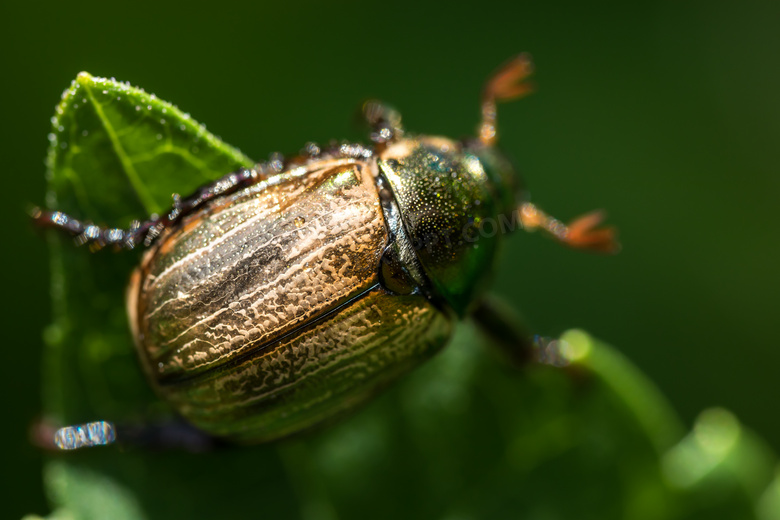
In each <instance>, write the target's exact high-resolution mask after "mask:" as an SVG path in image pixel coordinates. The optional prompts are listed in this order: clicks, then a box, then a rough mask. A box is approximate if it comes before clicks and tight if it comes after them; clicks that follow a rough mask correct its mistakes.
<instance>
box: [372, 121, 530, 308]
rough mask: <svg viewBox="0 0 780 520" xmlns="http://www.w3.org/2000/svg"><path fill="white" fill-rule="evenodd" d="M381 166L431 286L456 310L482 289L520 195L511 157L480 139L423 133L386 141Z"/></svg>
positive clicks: (466, 305) (511, 224)
mask: <svg viewBox="0 0 780 520" xmlns="http://www.w3.org/2000/svg"><path fill="white" fill-rule="evenodd" d="M378 165H379V172H380V174H381V175H382V176H383V177H384V178H385V179H386V180H387V182H388V184H389V185H390V187H391V189H392V192H393V195H394V197H395V201H396V203H397V204H398V207H399V209H400V214H401V219H402V221H403V225H404V228H405V230H406V233H407V235H408V237H409V239H410V240H411V242H412V246H413V248H414V250H415V252H416V254H417V258H418V259H419V261H420V264H421V265H422V268H423V270H424V271H425V274H426V276H427V278H428V279H429V280H430V282H431V285H432V286H433V290H434V292H435V293H436V295H438V296H439V297H441V298H442V299H443V300H444V301H445V302H446V303H447V305H448V306H449V307H451V308H452V309H453V310H454V311H455V312H456V313H457V314H459V315H463V314H466V313H467V312H468V310H469V308H470V305H471V303H472V302H474V301H475V300H476V299H477V297H478V296H479V295H480V294H481V293H482V292H483V290H484V288H485V285H486V282H488V275H489V273H491V272H492V269H491V267H492V263H493V260H494V257H495V255H496V250H497V247H498V244H499V241H500V235H501V234H503V233H506V232H508V231H510V230H512V229H514V228H515V227H516V219H515V216H514V215H515V209H516V208H517V207H518V199H519V198H520V197H522V190H521V189H520V188H519V185H520V183H519V181H518V179H517V176H516V175H515V173H514V171H513V169H512V167H511V165H510V163H509V161H507V160H506V159H505V158H504V157H502V156H501V155H500V153H498V152H497V151H496V150H495V149H493V148H492V147H486V146H484V145H483V144H482V143H480V142H479V141H475V142H474V143H468V144H462V143H459V142H456V141H452V140H450V139H446V138H442V137H429V136H420V137H413V138H405V139H400V140H397V141H395V142H391V143H388V146H387V147H386V148H385V149H384V150H383V151H382V153H381V154H380V155H379V160H378Z"/></svg>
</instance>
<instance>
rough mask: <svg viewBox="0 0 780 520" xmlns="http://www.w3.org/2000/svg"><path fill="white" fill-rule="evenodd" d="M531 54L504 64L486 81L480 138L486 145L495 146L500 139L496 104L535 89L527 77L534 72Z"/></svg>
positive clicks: (519, 96) (524, 54)
mask: <svg viewBox="0 0 780 520" xmlns="http://www.w3.org/2000/svg"><path fill="white" fill-rule="evenodd" d="M533 70H534V65H533V62H532V61H531V55H530V54H527V53H523V54H520V55H518V56H516V57H514V58H513V59H512V60H510V61H508V62H507V63H506V64H504V65H503V66H502V67H501V68H500V69H498V70H497V71H496V72H495V73H493V75H492V76H491V77H490V79H488V81H487V83H485V88H484V90H483V91H482V121H481V123H480V125H479V132H478V135H479V140H480V141H482V144H484V145H485V146H493V145H494V144H495V143H496V141H497V140H498V130H497V129H496V112H497V110H496V104H497V103H498V102H503V101H512V100H514V99H518V98H521V97H523V96H525V95H527V94H530V93H531V92H532V91H533V85H531V84H530V83H528V82H526V81H525V79H526V78H527V77H528V76H530V75H531V74H532V73H533Z"/></svg>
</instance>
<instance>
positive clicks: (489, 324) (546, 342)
mask: <svg viewBox="0 0 780 520" xmlns="http://www.w3.org/2000/svg"><path fill="white" fill-rule="evenodd" d="M471 316H472V318H473V319H474V322H475V323H476V324H477V326H478V327H479V329H480V330H481V331H482V332H483V333H484V334H485V335H486V336H487V337H488V338H490V339H491V344H492V345H494V346H495V347H496V348H497V349H498V350H499V353H500V354H501V355H502V357H503V358H505V360H506V361H507V362H509V364H511V365H512V366H515V367H517V368H523V367H526V366H528V365H529V364H531V363H541V364H544V365H552V366H556V367H563V366H566V365H568V364H569V361H568V360H567V358H566V356H565V355H564V352H563V351H562V349H561V344H560V342H559V341H558V340H555V339H552V338H546V337H543V336H538V335H537V336H532V335H531V334H529V333H528V331H527V330H526V328H525V327H524V326H523V325H522V323H523V320H522V318H521V317H520V316H518V315H517V312H516V311H515V310H514V309H513V308H512V307H511V306H510V305H509V304H507V303H505V302H503V301H501V300H500V299H498V298H496V297H495V296H491V297H487V298H485V299H483V300H482V301H481V302H480V303H479V305H478V306H477V308H476V309H475V310H474V312H473V313H472V314H471Z"/></svg>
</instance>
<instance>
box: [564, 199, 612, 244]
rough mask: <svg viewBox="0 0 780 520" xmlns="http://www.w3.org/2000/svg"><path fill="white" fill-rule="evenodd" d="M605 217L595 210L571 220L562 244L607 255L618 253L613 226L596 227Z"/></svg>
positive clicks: (600, 211)
mask: <svg viewBox="0 0 780 520" xmlns="http://www.w3.org/2000/svg"><path fill="white" fill-rule="evenodd" d="M605 217H606V213H604V211H602V210H596V211H591V212H590V213H586V214H585V215H582V216H580V217H577V218H576V219H574V220H572V221H571V223H569V225H568V226H567V228H568V233H567V234H566V238H565V239H564V242H565V243H566V245H568V246H571V247H574V248H576V249H587V250H589V251H595V252H598V253H608V254H615V253H617V252H618V251H620V243H619V242H618V241H617V229H616V228H615V227H614V226H608V227H603V228H599V227H598V226H599V224H601V223H602V222H603V221H604V218H605Z"/></svg>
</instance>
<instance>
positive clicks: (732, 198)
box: [0, 1, 780, 518]
mask: <svg viewBox="0 0 780 520" xmlns="http://www.w3.org/2000/svg"><path fill="white" fill-rule="evenodd" d="M0 12H1V13H2V15H1V16H0V19H1V21H0V23H2V30H1V31H0V44H1V45H2V49H3V51H2V55H1V56H2V57H1V58H0V59H1V60H2V62H1V63H0V66H1V67H2V70H3V71H4V77H5V80H3V81H2V82H1V83H0V89H2V91H1V93H2V98H1V99H2V100H3V101H4V110H3V113H4V118H3V120H4V124H3V125H2V129H1V131H2V133H3V135H2V140H1V141H0V142H2V147H3V158H4V160H5V161H6V166H5V167H4V171H5V173H4V182H3V186H4V187H5V197H6V202H5V203H4V204H3V205H2V222H3V223H4V225H5V228H6V230H7V232H6V237H5V243H6V246H5V248H4V253H5V254H4V255H3V256H2V260H1V261H2V263H3V270H2V272H3V279H4V283H3V285H4V288H5V291H4V293H5V298H6V303H5V305H4V308H5V311H4V313H3V322H4V323H3V331H4V335H5V340H4V345H5V351H6V358H5V362H4V363H3V377H2V378H1V379H0V381H2V385H3V395H4V396H5V408H6V412H5V420H4V427H3V429H2V435H3V441H4V442H3V446H4V447H5V449H4V454H3V460H4V461H5V462H4V471H5V473H6V478H7V479H8V480H7V481H10V482H11V484H10V488H9V487H8V485H6V490H10V491H11V494H10V495H11V496H9V497H8V498H6V500H5V501H4V508H3V509H4V511H3V513H4V516H7V517H8V518H17V517H19V516H20V515H22V514H23V513H27V512H37V513H45V512H47V511H48V507H47V506H46V504H45V502H44V496H43V491H42V486H41V478H40V456H39V454H38V453H37V452H36V451H35V450H34V449H33V448H32V447H30V446H29V445H28V443H27V428H28V425H29V424H30V423H31V422H32V421H33V420H34V419H35V417H36V415H37V412H38V410H39V409H40V404H39V402H40V390H39V389H40V376H39V374H40V365H41V350H42V346H41V345H42V341H41V339H40V338H41V332H42V330H43V328H44V327H45V325H46V324H47V322H48V321H49V298H48V271H47V259H46V247H45V244H44V241H43V240H42V239H41V237H40V236H38V235H37V234H36V233H35V232H34V231H33V230H32V228H31V226H30V225H29V223H28V221H27V217H26V213H25V211H26V210H27V209H28V207H29V205H31V204H39V203H42V202H43V198H44V171H45V168H44V165H43V159H44V155H45V152H46V147H47V144H48V142H47V138H46V136H47V134H48V133H49V129H50V122H49V119H50V117H51V115H52V114H53V111H54V106H55V104H56V103H57V101H58V99H59V95H60V93H61V92H62V90H63V89H65V88H66V87H67V86H68V84H69V83H70V81H71V79H73V78H74V77H75V76H76V74H77V73H78V72H79V71H81V70H86V71H89V72H90V73H92V74H96V75H103V76H115V77H116V78H117V79H120V80H128V81H130V82H131V83H132V84H134V85H138V86H142V87H144V88H145V89H146V90H148V91H151V92H154V93H156V94H157V95H158V96H160V97H161V98H163V99H167V100H170V101H172V102H174V103H175V104H177V105H178V106H179V107H181V108H182V109H183V110H185V111H188V112H190V113H192V115H193V117H195V118H196V119H198V120H199V121H202V122H204V123H205V124H207V125H208V128H209V130H211V131H212V132H214V133H216V134H217V135H220V136H221V137H222V138H223V139H224V140H225V141H227V142H228V143H231V144H233V145H236V146H238V147H239V148H240V149H241V150H242V151H244V152H245V153H246V154H248V155H249V156H251V157H253V158H255V159H257V160H262V159H264V158H265V157H266V156H267V154H269V153H270V152H273V151H282V152H294V151H297V150H298V149H299V148H300V147H301V145H302V144H303V143H304V142H306V141H309V140H314V141H320V142H323V141H327V140H328V139H331V138H353V139H357V138H360V136H361V133H360V130H357V129H356V128H355V127H354V126H353V118H352V116H353V113H354V110H355V108H356V107H357V104H358V102H359V101H360V100H362V99H364V98H366V97H369V96H372V97H379V98H382V99H386V100H388V101H390V102H392V103H393V104H395V105H396V106H397V107H398V108H400V109H401V110H402V113H403V114H404V117H405V121H406V126H407V127H408V128H409V129H410V130H413V131H420V132H426V133H440V134H446V135H452V136H460V135H463V134H468V133H471V132H473V129H474V127H475V124H476V122H477V118H478V101H479V91H480V87H481V85H482V82H483V81H484V79H485V78H486V77H487V76H488V74H489V73H490V72H491V71H492V70H493V69H494V68H495V67H496V66H497V65H499V64H500V63H502V62H503V61H504V60H506V59H507V58H508V57H510V56H512V55H513V54H515V53H517V52H519V51H529V52H531V53H532V54H533V56H534V58H535V61H536V64H537V74H536V78H535V82H536V83H537V85H538V86H539V90H538V92H537V93H536V94H534V95H533V96H531V97H529V98H527V99H525V100H523V101H522V102H518V103H514V104H510V105H505V106H502V108H501V111H500V128H501V142H502V145H503V147H504V148H505V149H507V150H508V151H509V152H510V153H511V154H512V155H513V156H514V157H515V158H516V159H517V162H518V164H519V166H520V168H521V169H522V171H523V172H524V174H525V177H526V179H527V181H528V183H529V185H530V187H531V190H532V193H533V196H534V200H535V201H536V202H538V203H539V204H540V205H541V206H542V207H544V208H545V209H547V210H548V211H549V212H551V213H553V214H554V215H556V216H558V217H560V218H563V219H568V218H571V217H573V216H575V215H578V214H580V213H582V212H584V211H587V210H590V209H593V208H596V207H603V208H606V209H608V210H609V214H610V220H611V222H613V223H615V224H617V225H618V226H619V227H620V230H621V238H622V242H623V244H624V250H623V252H622V253H621V254H620V255H618V256H616V257H614V258H602V257H594V256H588V255H586V254H582V253H576V252H572V251H568V250H562V249H561V248H559V247H557V246H556V245H555V244H552V243H550V242H548V241H546V240H543V239H541V238H540V237H538V236H519V235H518V236H513V237H512V238H511V239H510V240H509V241H508V247H506V250H505V252H504V257H503V260H502V262H501V264H500V265H499V267H498V272H497V279H496V284H495V285H496V288H497V291H498V292H499V293H501V294H502V295H504V296H505V297H507V298H508V299H509V300H510V301H511V302H512V303H513V304H514V305H515V306H516V307H518V308H519V309H522V312H523V313H524V314H525V315H526V317H527V318H528V321H529V322H530V323H531V324H532V326H533V329H534V332H537V333H540V334H547V335H555V334H558V333H560V332H561V331H563V330H565V329H567V328H571V327H582V328H584V329H586V330H588V331H590V332H591V333H592V334H594V335H595V336H596V337H599V338H601V339H603V340H605V341H608V342H609V343H611V344H613V345H615V346H616V347H618V348H619V349H620V350H621V351H622V352H624V353H625V354H626V355H627V356H628V357H629V358H630V359H631V360H633V361H634V362H635V363H636V364H637V365H638V366H639V368H640V369H642V370H643V371H644V372H645V373H646V374H647V375H649V377H650V378H651V379H652V380H653V381H655V382H656V383H657V384H658V385H659V387H660V388H661V390H662V391H663V392H664V393H665V394H666V395H667V396H668V397H669V399H670V401H671V402H672V403H673V405H674V406H675V407H676V409H677V410H678V411H679V412H680V413H681V415H682V416H683V418H684V419H685V420H686V421H687V422H688V423H689V424H690V422H691V421H692V419H693V418H694V417H695V415H696V414H697V413H698V412H699V411H701V410H702V409H703V408H706V407H708V406H713V405H720V406H724V407H726V408H729V409H730V410H732V411H733V412H735V413H736V415H737V416H738V417H739V418H740V419H741V420H742V422H743V423H745V424H746V425H748V426H749V427H751V428H753V429H755V430H756V431H758V432H759V433H761V434H762V435H763V437H764V438H765V439H766V440H767V441H768V442H769V443H770V444H771V445H772V446H773V447H774V448H775V450H780V414H778V413H777V411H776V405H775V402H774V399H773V397H774V396H775V395H777V392H778V389H779V388H780V383H778V380H777V377H776V371H777V369H776V367H777V366H778V364H780V350H779V349H777V348H776V346H777V339H776V338H777V318H776V314H777V309H778V303H780V301H778V300H780V276H778V274H777V264H778V262H780V241H779V240H778V237H779V236H780V235H779V233H778V225H779V224H780V215H778V211H777V198H778V194H779V193H780V176H778V165H779V164H780V146H778V142H780V96H778V92H780V67H778V60H779V59H780V58H779V57H780V31H778V30H777V29H778V22H780V3H777V2H761V3H750V2H744V3H740V4H739V5H737V4H735V3H733V2H725V1H720V2H703V1H702V2H671V1H669V2H657V1H656V2H633V3H630V4H628V3H625V2H603V3H600V4H593V3H588V4H583V3H580V2H574V1H565V2H555V1H548V2H537V3H533V4H532V3H523V2H505V3H498V2H478V3H472V4H470V5H465V4H457V3H453V4H449V5H446V6H443V5H438V6H436V5H433V4H431V5H428V4H423V3H420V2H403V1H399V2H393V3H392V4H379V3H377V4H373V3H372V4H369V3H364V2H327V3H318V2H299V1H288V2H273V3H271V2H268V3H266V4H258V3H253V2H243V3H237V2H220V3H219V4H214V5H212V6H210V7H208V8H200V7H197V6H196V5H194V4H189V3H186V4H185V3H183V4H181V5H174V4H162V3H159V2H155V3H151V2H149V3H146V2H134V3H117V4H109V3H104V2H94V1H83V2H77V3H73V2H71V3H51V4H48V5H46V4H33V3H28V4H25V5H21V4H16V3H15V4H11V3H8V2H6V3H4V4H3V5H2V7H0Z"/></svg>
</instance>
